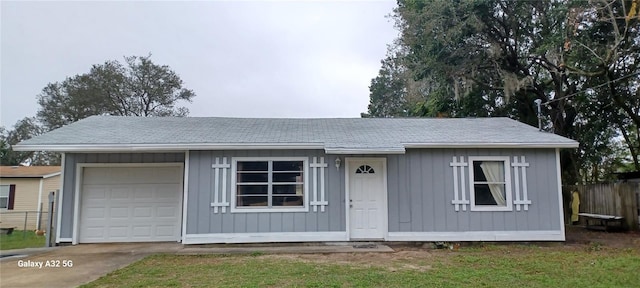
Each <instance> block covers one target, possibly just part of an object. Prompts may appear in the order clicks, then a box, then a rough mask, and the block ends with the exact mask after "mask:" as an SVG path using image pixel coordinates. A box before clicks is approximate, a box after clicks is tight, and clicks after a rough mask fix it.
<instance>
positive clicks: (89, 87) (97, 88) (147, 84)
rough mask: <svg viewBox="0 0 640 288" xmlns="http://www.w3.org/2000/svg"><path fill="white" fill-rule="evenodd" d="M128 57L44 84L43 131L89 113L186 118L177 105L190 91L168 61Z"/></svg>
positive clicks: (185, 111)
mask: <svg viewBox="0 0 640 288" xmlns="http://www.w3.org/2000/svg"><path fill="white" fill-rule="evenodd" d="M150 58H151V55H149V56H146V57H139V56H131V57H125V58H124V60H125V61H124V64H123V63H120V62H119V61H107V62H105V63H104V64H98V65H93V66H92V67H91V69H90V71H89V72H88V73H86V74H81V75H76V76H73V77H69V78H67V79H65V80H64V81H62V82H54V83H50V84H48V85H47V86H46V87H45V88H44V89H43V90H42V92H41V93H40V94H39V95H38V104H39V105H40V109H39V111H38V113H37V117H38V119H39V120H40V121H41V122H42V123H43V124H44V126H45V128H46V129H47V130H52V129H55V128H58V127H61V126H63V125H66V124H69V123H72V122H75V121H78V120H80V119H83V118H86V117H89V116H92V115H119V116H145V117H146V116H179V117H182V116H186V115H188V114H189V110H188V109H187V108H185V107H180V106H178V104H179V102H180V101H187V102H191V101H192V99H193V97H195V94H194V93H193V91H192V90H189V89H186V88H183V81H182V80H181V79H180V77H179V76H178V75H177V74H176V73H175V72H174V71H173V70H171V69H170V67H169V66H167V65H157V64H154V63H153V62H152V61H151V59H150Z"/></svg>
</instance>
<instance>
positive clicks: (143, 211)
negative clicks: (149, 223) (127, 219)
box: [133, 206, 153, 218]
mask: <svg viewBox="0 0 640 288" xmlns="http://www.w3.org/2000/svg"><path fill="white" fill-rule="evenodd" d="M133 217H136V218H144V217H146V218H151V217H153V207H150V206H146V207H141V206H137V207H135V208H134V209H133Z"/></svg>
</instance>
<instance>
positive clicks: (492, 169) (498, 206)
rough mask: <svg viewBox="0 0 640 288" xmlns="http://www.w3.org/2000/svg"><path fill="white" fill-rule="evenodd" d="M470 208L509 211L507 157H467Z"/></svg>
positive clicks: (473, 209)
mask: <svg viewBox="0 0 640 288" xmlns="http://www.w3.org/2000/svg"><path fill="white" fill-rule="evenodd" d="M469 163H471V171H470V173H469V174H470V175H469V176H470V183H471V210H472V211H511V210H512V208H511V178H510V175H509V158H508V157H469Z"/></svg>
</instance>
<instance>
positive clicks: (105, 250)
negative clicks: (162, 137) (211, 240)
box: [0, 243, 393, 287]
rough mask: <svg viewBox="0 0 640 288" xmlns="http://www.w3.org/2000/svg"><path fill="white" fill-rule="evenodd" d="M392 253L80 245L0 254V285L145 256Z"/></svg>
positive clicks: (65, 275) (83, 278) (357, 248)
mask: <svg viewBox="0 0 640 288" xmlns="http://www.w3.org/2000/svg"><path fill="white" fill-rule="evenodd" d="M256 252H259V253H265V254H274V253H292V254H300V253H359V252H393V250H392V249H391V248H389V247H388V246H386V245H381V244H360V243H355V244H354V243H332V244H331V243H329V244H318V245H308V244H274V245H206V246H202V245H187V246H183V245H182V244H180V243H123V244H81V245H76V246H65V247H54V248H35V249H20V250H6V251H0V255H2V256H9V255H16V256H14V257H3V258H0V287H77V286H78V285H81V284H84V283H88V282H91V281H94V280H96V279H98V278H100V277H102V276H104V275H106V274H108V273H109V272H112V271H115V270H117V269H120V268H123V267H125V266H127V265H129V264H131V263H133V262H135V261H138V260H140V259H142V258H144V257H145V256H147V255H151V254H156V253H169V254H180V255H198V254H236V253H241V254H242V253H243V254H249V253H256Z"/></svg>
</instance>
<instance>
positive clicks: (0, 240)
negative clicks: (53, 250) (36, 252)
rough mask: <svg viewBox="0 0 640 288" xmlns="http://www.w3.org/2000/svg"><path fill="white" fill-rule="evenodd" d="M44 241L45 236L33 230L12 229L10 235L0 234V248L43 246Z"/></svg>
mask: <svg viewBox="0 0 640 288" xmlns="http://www.w3.org/2000/svg"><path fill="white" fill-rule="evenodd" d="M25 234H26V235H25ZM44 242H45V236H38V235H36V233H34V232H33V231H22V230H13V233H11V235H4V234H3V235H0V250H10V249H22V248H34V247H44Z"/></svg>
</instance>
